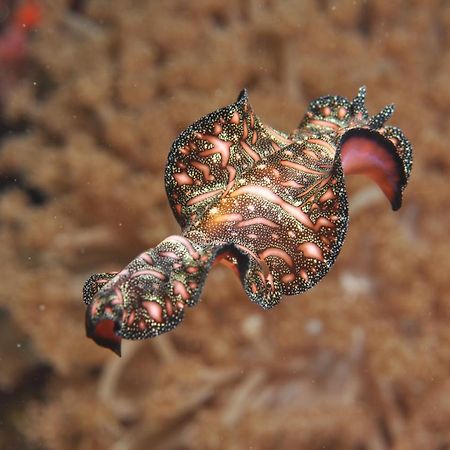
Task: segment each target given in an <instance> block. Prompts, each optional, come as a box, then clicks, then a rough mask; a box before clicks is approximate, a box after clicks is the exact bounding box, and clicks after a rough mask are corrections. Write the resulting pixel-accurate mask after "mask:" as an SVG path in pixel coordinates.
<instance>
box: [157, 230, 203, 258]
mask: <svg viewBox="0 0 450 450" xmlns="http://www.w3.org/2000/svg"><path fill="white" fill-rule="evenodd" d="M166 241H176V242H179V243H180V244H183V245H184V246H185V247H186V250H187V251H188V252H189V254H190V255H191V256H192V257H193V258H194V259H198V258H199V257H200V255H199V254H198V252H197V251H196V250H195V249H194V247H193V246H192V244H191V242H190V241H189V240H188V239H186V238H185V237H183V236H177V235H176V234H174V235H173V236H169V237H168V238H166V239H164V241H163V242H166Z"/></svg>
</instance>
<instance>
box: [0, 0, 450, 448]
mask: <svg viewBox="0 0 450 450" xmlns="http://www.w3.org/2000/svg"><path fill="white" fill-rule="evenodd" d="M42 8H43V13H42V21H41V23H40V25H39V27H38V29H37V30H36V31H35V32H33V33H32V35H31V36H30V39H29V42H28V48H27V51H28V54H27V56H26V57H25V58H24V60H23V61H22V62H21V64H20V65H19V66H20V67H16V66H14V67H9V66H7V65H3V66H2V67H1V68H0V72H1V78H0V79H1V80H3V81H2V84H1V86H2V88H1V91H0V98H1V103H2V106H1V108H2V110H1V123H2V127H1V129H2V135H1V141H0V180H1V182H0V189H1V192H0V261H1V264H0V265H1V289H0V448H4V449H20V450H22V449H23V450H37V449H41V450H47V449H57V450H61V449H63V450H74V449H79V450H91V449H92V450H94V449H95V450H103V449H111V450H147V449H151V450H210V449H211V450H212V449H226V450H228V449H230V450H238V449H239V450H240V449H261V450H273V449H289V450H290V449H305V450H319V449H330V450H341V449H342V450H385V449H386V450H387V449H389V450H416V449H417V450H446V449H449V448H450V379H449V376H450V275H449V273H450V257H449V255H450V242H449V238H448V234H449V225H450V216H449V207H450V199H449V197H450V190H449V175H450V149H449V141H450V132H449V129H450V127H449V116H450V51H449V48H450V2H448V1H438V0H432V1H427V2H424V1H418V0H416V1H414V0H409V1H407V0H395V1H388V0H384V1H383V0H367V1H354V0H344V1H330V0H321V1H312V0H308V1H294V0H291V1H271V0H261V1H257V0H247V1H245V2H242V1H238V0H229V1H227V2H223V1H214V0H198V1H195V2H194V1H192V2H187V1H180V0H167V1H164V2H157V1H150V0H147V1H144V0H139V1H138V0H122V1H120V2H119V1H117V2H112V1H109V0H86V1H84V2H82V1H72V2H69V1H62V0H46V1H42ZM363 84H365V85H366V86H367V89H368V99H367V104H368V108H369V112H370V113H376V112H378V111H379V110H380V109H381V108H382V107H383V106H384V105H385V104H387V103H391V102H393V103H395V104H396V107H397V109H396V112H395V114H394V117H393V119H391V122H390V123H392V124H395V125H397V126H400V127H401V128H402V129H403V131H404V132H405V134H406V135H407V136H408V138H409V139H410V141H411V142H412V144H413V146H414V151H415V159H414V167H413V172H412V177H411V180H410V184H409V186H408V188H407V190H406V192H405V197H404V205H403V207H402V209H401V210H400V211H399V212H396V213H393V212H392V211H391V209H390V205H389V203H388V202H387V200H386V199H385V198H384V197H383V196H382V195H381V194H380V193H379V191H378V188H377V187H376V186H375V185H374V184H373V183H371V182H370V181H368V180H365V179H358V178H354V179H350V180H349V183H348V189H349V200H350V206H351V218H350V229H349V233H348V236H347V240H346V242H345V244H344V247H343V250H342V253H341V255H340V256H339V258H338V260H337V262H336V264H335V266H334V267H333V269H332V270H331V271H330V273H329V275H328V276H327V277H326V278H325V279H324V280H323V281H322V282H321V283H320V284H319V285H318V286H317V287H316V288H314V289H313V290H311V291H309V292H308V293H306V294H304V295H302V296H298V297H288V298H285V299H284V301H283V302H282V303H281V304H280V305H279V306H278V307H276V308H274V309H273V310H271V311H263V310H261V309H260V308H259V307H258V306H257V305H254V304H251V303H250V302H249V301H248V300H247V298H246V296H245V294H244V293H243V290H242V288H241V285H240V283H239V281H238V279H237V278H236V277H235V276H234V274H233V273H232V272H231V271H229V270H228V269H226V268H221V267H218V268H216V269H214V270H213V271H212V273H211V274H210V276H209V278H208V282H207V286H206V289H205V291H204V295H203V296H202V302H201V304H200V305H199V306H197V307H196V308H195V309H191V310H189V311H188V313H187V315H186V318H185V320H184V322H183V324H182V325H181V326H179V327H178V328H177V329H176V330H174V331H173V332H171V333H169V334H167V335H164V336H161V337H159V338H157V339H153V340H148V341H144V342H141V343H126V344H125V345H124V351H123V353H124V356H123V358H122V359H119V358H117V357H116V356H115V355H114V354H113V353H112V352H110V351H108V350H105V349H102V348H100V347H97V346H96V345H95V344H94V343H93V342H92V341H91V340H88V339H87V338H86V337H85V330H84V305H83V303H82V299H81V289H82V286H83V282H84V280H85V279H86V278H87V277H88V276H89V275H90V274H91V273H94V272H100V271H107V270H115V269H120V268H122V267H123V266H124V265H125V264H126V263H127V262H128V261H129V260H131V259H132V258H134V257H135V256H136V255H137V254H138V253H140V252H141V251H142V250H144V249H146V248H149V247H152V246H154V245H156V244H157V243H158V242H160V241H161V240H162V239H164V238H165V237H166V236H168V235H170V234H174V233H176V232H178V226H177V224H176V222H175V219H174V218H173V216H172V213H171V211H170V209H169V206H168V203H167V201H166V197H165V191H164V182H163V174H164V165H165V159H166V156H167V153H168V150H169V148H170V145H171V142H172V141H173V140H174V139H175V137H176V136H177V135H178V133H179V132H180V131H181V130H182V129H184V128H185V127H186V126H187V125H189V124H190V123H192V122H193V121H194V120H196V119H197V118H199V117H200V116H202V115H204V114H206V113H208V112H210V111H212V110H214V109H216V108H218V107H220V106H223V105H226V104H228V103H231V102H233V101H234V99H235V97H236V96H237V94H238V93H239V91H240V90H241V89H242V88H243V87H247V88H248V89H249V93H250V100H251V103H252V105H253V107H254V109H255V112H256V113H257V114H258V115H259V116H260V117H261V118H262V119H263V120H264V121H266V122H267V123H269V124H271V125H272V126H274V127H276V128H279V129H282V130H286V131H289V130H291V129H293V128H295V126H296V125H297V124H298V122H299V120H300V119H301V117H302V116H303V114H304V113H305V110H306V107H307V104H308V102H309V101H310V100H312V99H313V98H315V97H317V96H320V95H325V94H329V93H330V94H340V95H345V96H347V97H349V98H352V97H353V96H354V95H355V94H356V92H357V89H358V87H359V86H360V85H363Z"/></svg>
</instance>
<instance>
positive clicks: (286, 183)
mask: <svg viewBox="0 0 450 450" xmlns="http://www.w3.org/2000/svg"><path fill="white" fill-rule="evenodd" d="M280 184H281V186H285V187H293V188H297V189H300V188H303V187H305V185H304V184H300V183H297V182H296V181H294V180H288V181H282V182H281V183H280Z"/></svg>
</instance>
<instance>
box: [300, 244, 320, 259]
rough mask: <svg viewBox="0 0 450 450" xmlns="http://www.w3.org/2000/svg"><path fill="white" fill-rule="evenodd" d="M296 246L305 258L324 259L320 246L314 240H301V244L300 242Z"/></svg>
mask: <svg viewBox="0 0 450 450" xmlns="http://www.w3.org/2000/svg"><path fill="white" fill-rule="evenodd" d="M297 248H298V249H299V250H300V251H301V252H303V255H304V256H306V257H307V258H314V259H318V260H319V261H323V260H324V259H323V252H322V250H321V248H320V247H319V246H318V245H316V244H314V242H303V244H300V245H299V246H298V247H297Z"/></svg>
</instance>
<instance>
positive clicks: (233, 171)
mask: <svg viewBox="0 0 450 450" xmlns="http://www.w3.org/2000/svg"><path fill="white" fill-rule="evenodd" d="M227 170H228V174H229V176H228V184H227V187H226V189H225V192H224V193H223V195H226V194H228V192H230V189H231V188H232V187H233V184H234V179H235V177H236V169H235V168H234V167H233V166H227Z"/></svg>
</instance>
